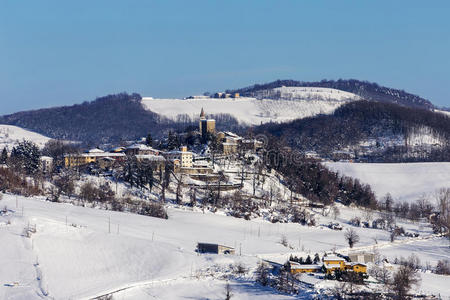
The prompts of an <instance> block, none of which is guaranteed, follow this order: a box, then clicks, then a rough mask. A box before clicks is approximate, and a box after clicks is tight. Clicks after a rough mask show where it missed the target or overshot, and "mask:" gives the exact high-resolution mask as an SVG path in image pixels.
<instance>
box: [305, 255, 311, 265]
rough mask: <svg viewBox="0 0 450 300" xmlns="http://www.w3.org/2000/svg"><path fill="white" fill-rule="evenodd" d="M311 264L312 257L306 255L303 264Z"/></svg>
mask: <svg viewBox="0 0 450 300" xmlns="http://www.w3.org/2000/svg"><path fill="white" fill-rule="evenodd" d="M311 264H312V259H311V256H309V255H308V257H306V260H305V265H311Z"/></svg>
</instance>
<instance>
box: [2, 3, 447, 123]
mask: <svg viewBox="0 0 450 300" xmlns="http://www.w3.org/2000/svg"><path fill="white" fill-rule="evenodd" d="M449 11H450V1H439V0H435V1H414V0H409V1H403V0H396V1H392V0H388V1H384V0H377V1H361V0H355V1H350V0H349V1H346V0H342V1H336V0H330V1H321V0H314V1H313V0H310V1H306V0H297V1H285V0H279V1H263V0H259V1H243V0H240V1H232V0H231V1H230V0H227V1H212V0H211V1H196V0H193V1H186V0H183V1H167V0H166V1H150V0H148V1H134V0H130V1H111V0H109V1H81V0H77V1H60V0H58V1H49V0H42V1H17V0H10V1H9V0H0V103H1V105H0V114H6V113H12V112H15V111H19V110H28V109H35V108H42V107H50V106H56V105H66V104H73V103H81V102H83V101H86V100H93V99H95V98H96V97H99V96H103V95H106V94H111V93H117V92H121V91H127V92H138V93H140V94H141V95H143V96H154V97H183V96H188V95H191V94H199V93H202V92H204V91H219V90H224V89H227V88H238V87H243V86H247V85H250V84H254V83H263V82H269V81H272V80H276V79H296V80H304V81H312V80H320V79H324V78H326V79H338V78H356V79H361V80H369V81H374V82H378V83H379V84H382V85H386V86H389V87H394V88H399V89H404V90H406V91H408V92H411V93H415V94H418V95H420V96H422V97H425V98H427V99H430V100H431V101H432V102H433V103H435V104H437V105H441V106H450V58H449V54H450V18H449V17H448V12H449Z"/></svg>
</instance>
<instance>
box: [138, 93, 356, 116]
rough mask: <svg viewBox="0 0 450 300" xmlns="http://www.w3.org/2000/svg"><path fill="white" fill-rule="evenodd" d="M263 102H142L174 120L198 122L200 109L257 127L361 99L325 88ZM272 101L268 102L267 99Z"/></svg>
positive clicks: (327, 111)
mask: <svg viewBox="0 0 450 300" xmlns="http://www.w3.org/2000/svg"><path fill="white" fill-rule="evenodd" d="M268 91H270V93H267V95H266V96H267V97H265V98H264V99H262V98H259V97H258V99H257V98H244V97H243V98H236V99H233V98H225V99H216V98H203V99H154V98H151V97H144V98H142V104H143V106H144V107H145V108H147V109H149V110H151V111H153V112H155V113H158V114H160V115H163V116H165V117H168V118H171V119H176V118H177V116H178V115H182V114H186V115H188V116H189V117H190V118H191V119H192V120H195V119H196V118H198V115H199V113H200V110H201V108H202V107H203V109H204V110H205V112H206V113H207V114H230V115H232V116H234V117H235V118H236V119H237V120H238V121H239V122H240V123H243V124H248V125H259V124H261V123H267V122H286V121H291V120H294V119H298V118H305V117H311V116H315V115H318V114H331V113H333V112H334V111H335V110H336V109H337V108H338V107H339V106H341V105H343V104H345V103H347V102H349V101H355V100H359V99H360V97H359V96H357V95H355V94H352V93H348V92H344V91H339V90H335V89H328V88H304V87H303V88H298V87H297V88H286V87H282V88H277V89H273V90H268ZM269 98H271V99H269Z"/></svg>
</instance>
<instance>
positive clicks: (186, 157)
mask: <svg viewBox="0 0 450 300" xmlns="http://www.w3.org/2000/svg"><path fill="white" fill-rule="evenodd" d="M163 155H164V156H165V157H166V158H167V160H169V161H172V162H175V161H179V163H180V167H181V168H192V167H193V165H194V153H192V152H190V151H187V147H186V146H181V147H180V150H178V151H169V152H166V153H164V154H163Z"/></svg>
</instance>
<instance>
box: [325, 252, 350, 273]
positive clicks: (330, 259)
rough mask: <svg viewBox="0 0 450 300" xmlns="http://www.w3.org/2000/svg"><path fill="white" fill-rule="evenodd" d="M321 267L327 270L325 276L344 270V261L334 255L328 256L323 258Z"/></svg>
mask: <svg viewBox="0 0 450 300" xmlns="http://www.w3.org/2000/svg"><path fill="white" fill-rule="evenodd" d="M323 265H324V266H325V268H326V270H327V274H330V273H333V272H334V271H336V270H345V259H343V258H342V257H339V256H336V255H330V256H326V257H324V258H323Z"/></svg>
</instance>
